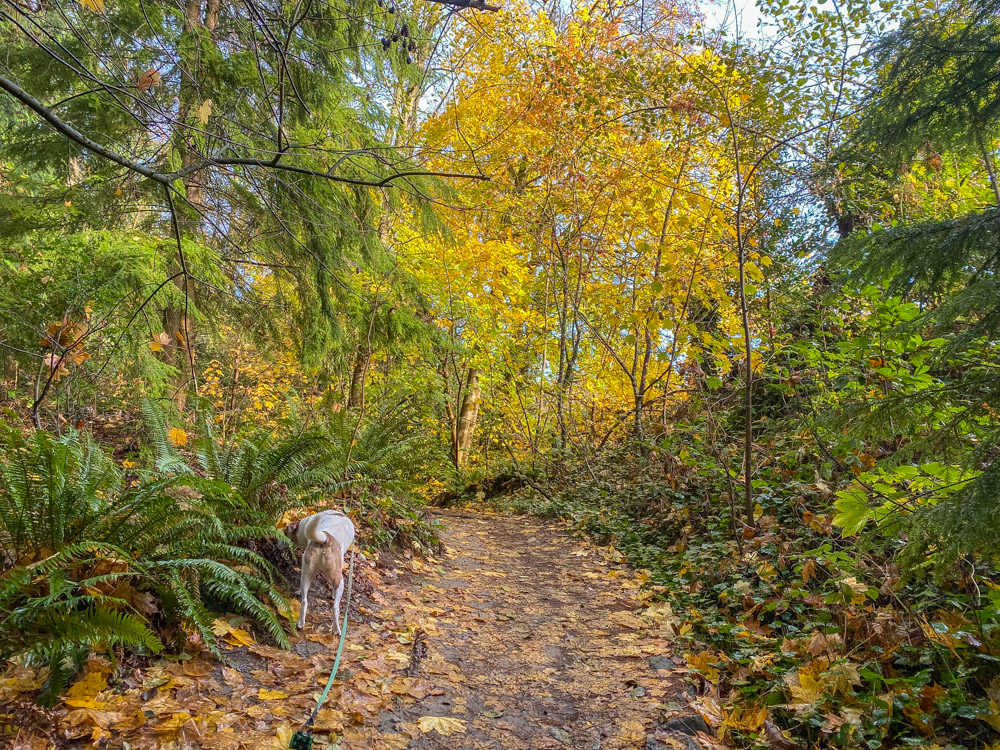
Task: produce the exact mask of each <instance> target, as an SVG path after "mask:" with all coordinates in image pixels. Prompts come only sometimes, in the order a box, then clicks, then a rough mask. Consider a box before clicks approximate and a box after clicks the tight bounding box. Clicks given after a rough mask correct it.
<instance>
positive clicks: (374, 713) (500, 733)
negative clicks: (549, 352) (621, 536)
mask: <svg viewBox="0 0 1000 750" xmlns="http://www.w3.org/2000/svg"><path fill="white" fill-rule="evenodd" d="M441 520H442V521H443V523H444V524H445V528H444V529H443V531H442V539H443V541H444V543H445V545H446V552H445V553H443V554H442V555H440V556H438V557H437V558H433V559H429V560H424V561H418V560H412V561H410V562H409V563H408V569H407V567H404V568H403V571H404V572H402V573H399V574H397V573H394V572H392V569H390V570H385V569H376V568H375V567H373V566H372V565H371V564H370V563H368V562H362V561H361V560H360V559H359V561H358V565H359V567H358V573H357V580H356V581H355V583H356V584H357V585H356V588H355V597H354V599H355V601H354V602H352V606H351V622H350V626H349V630H348V638H347V644H346V648H345V651H344V661H343V665H342V671H341V674H340V679H339V680H338V681H337V682H336V683H335V686H334V689H333V691H332V692H331V695H330V698H329V700H328V702H327V704H326V705H325V706H324V707H323V709H322V710H321V711H320V713H319V717H318V719H317V722H316V727H315V730H316V735H315V736H316V747H317V748H324V747H330V748H331V749H336V750H403V749H405V748H413V749H414V750H428V749H437V748H448V749H449V750H453V749H456V748H474V749H476V750H501V749H502V750H521V749H524V750H544V749H545V748H567V749H572V750H624V749H626V748H628V749H630V750H631V749H635V750H666V748H690V747H691V746H692V744H693V743H691V742H689V741H688V740H687V738H678V737H676V736H675V737H668V736H667V735H666V733H665V732H664V731H663V728H662V727H661V725H660V721H661V720H662V719H663V718H664V717H665V716H670V715H673V714H676V713H679V712H680V710H681V704H683V702H684V701H683V697H682V691H683V684H682V680H681V678H680V677H679V673H681V672H682V671H683V670H678V669H677V667H676V665H675V663H674V661H672V659H671V653H670V648H671V638H670V633H671V631H670V626H669V624H668V623H667V622H666V618H665V617H663V616H662V614H663V613H662V612H657V611H656V608H655V607H654V608H653V609H652V610H650V608H649V607H648V604H644V603H643V601H642V600H641V598H640V594H639V581H638V578H637V576H636V575H635V573H634V572H632V571H630V570H628V569H627V568H625V567H624V566H622V565H621V564H618V563H617V562H615V561H614V559H609V558H614V554H612V553H610V551H608V550H601V549H598V548H596V547H594V546H592V545H590V544H587V543H586V542H584V541H581V540H576V539H573V538H572V537H571V536H569V535H568V534H567V533H566V532H565V530H564V529H563V528H562V527H561V526H559V525H558V524H556V523H554V522H546V521H542V520H539V519H534V518H530V517H511V516H502V515H469V514H460V515H443V514H442V516H441ZM317 594H318V596H317V597H316V607H315V610H311V611H310V612H309V619H308V624H307V626H306V628H305V629H304V630H303V631H302V632H301V633H300V634H299V635H298V636H296V637H295V638H293V639H292V649H291V650H290V651H283V650H281V649H277V648H274V647H272V646H267V645H263V644H261V643H259V642H257V641H256V640H255V639H254V637H253V635H252V633H251V632H250V631H249V630H248V628H247V623H246V621H245V620H243V619H242V618H240V617H237V616H228V617H225V618H219V619H217V620H216V621H215V632H216V633H217V634H218V635H219V637H220V638H221V640H222V642H223V644H224V647H225V649H226V658H225V661H224V663H220V662H219V660H217V659H215V658H214V657H212V656H211V655H210V654H209V653H208V651H207V650H204V649H202V650H198V649H197V648H192V647H191V645H190V644H189V646H188V648H187V651H188V652H189V653H187V654H184V655H183V656H182V658H178V657H176V656H175V657H170V658H166V659H159V660H154V661H151V662H144V663H143V662H138V663H135V664H133V665H131V666H129V665H119V666H116V665H114V664H112V663H111V661H110V660H108V659H107V658H105V657H100V656H97V657H91V659H90V662H89V663H88V665H87V668H86V670H85V671H84V673H83V674H81V676H80V677H79V678H78V680H77V682H76V684H74V686H72V687H71V688H70V690H69V691H68V692H67V694H66V695H65V696H64V698H63V699H62V702H61V703H60V705H58V706H57V707H55V708H54V709H38V708H35V707H33V704H32V698H31V696H32V692H31V691H37V689H38V688H39V687H40V686H41V684H42V682H43V680H44V674H42V673H40V672H39V671H38V670H31V669H28V668H24V667H11V668H10V669H8V672H7V674H6V675H4V676H3V677H2V678H0V709H3V710H0V715H3V714H4V713H6V714H7V715H8V716H16V717H17V719H16V722H15V728H14V729H13V731H12V732H11V733H9V734H6V737H12V736H13V737H14V740H13V745H12V746H13V747H15V748H18V749H19V750H29V749H30V750H44V749H45V748H48V747H52V746H55V747H60V748H62V747H67V748H77V747H80V748H82V747H102V748H133V749H136V750H138V749H139V748H158V749H159V750H188V749H190V748H206V749H207V750H240V749H241V748H251V749H252V750H282V748H287V747H288V741H289V739H290V738H291V735H292V733H293V732H294V731H295V730H296V729H298V728H299V726H301V724H302V722H303V721H304V720H305V718H306V717H307V716H308V715H309V713H310V711H311V710H312V708H313V707H314V706H315V705H316V700H317V697H318V695H319V692H320V690H321V688H322V686H323V685H324V684H325V682H326V679H327V676H328V675H329V672H330V668H331V667H332V665H333V660H334V654H335V652H336V644H337V639H336V638H335V637H334V636H333V635H332V634H331V633H330V623H331V613H330V608H329V597H328V596H324V595H323V592H322V590H321V591H318V592H317ZM290 615H291V617H293V618H294V617H295V616H297V612H295V611H293V612H291V613H290ZM4 736H5V735H4V734H3V733H2V732H0V746H3V745H4V744H5V742H4V740H3V737H4ZM703 739H705V738H703Z"/></svg>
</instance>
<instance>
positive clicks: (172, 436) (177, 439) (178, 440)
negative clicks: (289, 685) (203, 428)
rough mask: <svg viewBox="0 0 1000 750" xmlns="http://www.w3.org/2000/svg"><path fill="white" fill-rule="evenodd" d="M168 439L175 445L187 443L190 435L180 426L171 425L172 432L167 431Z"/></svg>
mask: <svg viewBox="0 0 1000 750" xmlns="http://www.w3.org/2000/svg"><path fill="white" fill-rule="evenodd" d="M167 439H168V440H170V442H171V443H173V444H174V445H187V441H188V436H187V433H186V432H185V431H184V430H182V429H181V428H180V427H171V428H170V432H168V433H167Z"/></svg>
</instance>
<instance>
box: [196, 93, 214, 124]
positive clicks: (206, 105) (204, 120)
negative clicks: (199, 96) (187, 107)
mask: <svg viewBox="0 0 1000 750" xmlns="http://www.w3.org/2000/svg"><path fill="white" fill-rule="evenodd" d="M196 114H197V115H198V120H199V121H201V124H202V125H208V118H209V117H211V116H212V100H211V99H206V100H205V101H203V102H202V103H201V106H200V107H198V111H197V112H196Z"/></svg>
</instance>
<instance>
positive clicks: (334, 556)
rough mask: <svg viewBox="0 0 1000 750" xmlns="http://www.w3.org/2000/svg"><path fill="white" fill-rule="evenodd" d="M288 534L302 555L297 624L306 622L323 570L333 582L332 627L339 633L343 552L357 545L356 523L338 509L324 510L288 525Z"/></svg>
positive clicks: (286, 529)
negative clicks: (311, 590) (312, 592)
mask: <svg viewBox="0 0 1000 750" xmlns="http://www.w3.org/2000/svg"><path fill="white" fill-rule="evenodd" d="M285 534H287V535H288V537H289V538H290V539H291V540H292V541H293V542H294V543H295V546H296V547H297V548H299V549H302V548H303V547H304V548H305V550H306V551H305V554H303V555H302V578H301V581H300V583H299V596H300V597H301V598H302V611H301V612H300V613H299V622H298V627H300V628H301V627H304V626H305V624H306V609H307V608H308V607H309V586H310V584H312V582H313V579H314V578H315V577H316V574H317V573H323V574H325V575H326V577H327V578H328V579H330V583H332V584H333V585H334V586H335V587H336V589H337V593H336V594H335V595H334V599H333V629H334V632H335V633H336V634H337V635H340V598H341V597H342V596H343V595H344V555H345V554H346V552H347V550H348V549H349V548H350V546H351V545H352V544H354V524H353V523H351V519H350V518H348V517H347V516H345V515H344V514H343V513H341V512H340V511H339V510H324V511H322V512H320V513H317V514H315V515H312V516H307V517H306V518H303V519H301V520H299V521H295V522H293V523H290V524H288V526H286V527H285Z"/></svg>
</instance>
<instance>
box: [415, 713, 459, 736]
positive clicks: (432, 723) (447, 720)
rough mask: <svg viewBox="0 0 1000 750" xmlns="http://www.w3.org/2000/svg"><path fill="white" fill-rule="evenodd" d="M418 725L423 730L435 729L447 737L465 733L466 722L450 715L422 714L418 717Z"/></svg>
mask: <svg viewBox="0 0 1000 750" xmlns="http://www.w3.org/2000/svg"><path fill="white" fill-rule="evenodd" d="M417 727H418V728H419V729H420V731H421V732H431V731H434V732H437V733H438V734H443V735H444V736H445V737H448V736H450V735H453V734H464V733H465V722H464V721H462V720H461V719H452V718H451V717H448V716H421V717H420V718H419V719H417Z"/></svg>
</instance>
